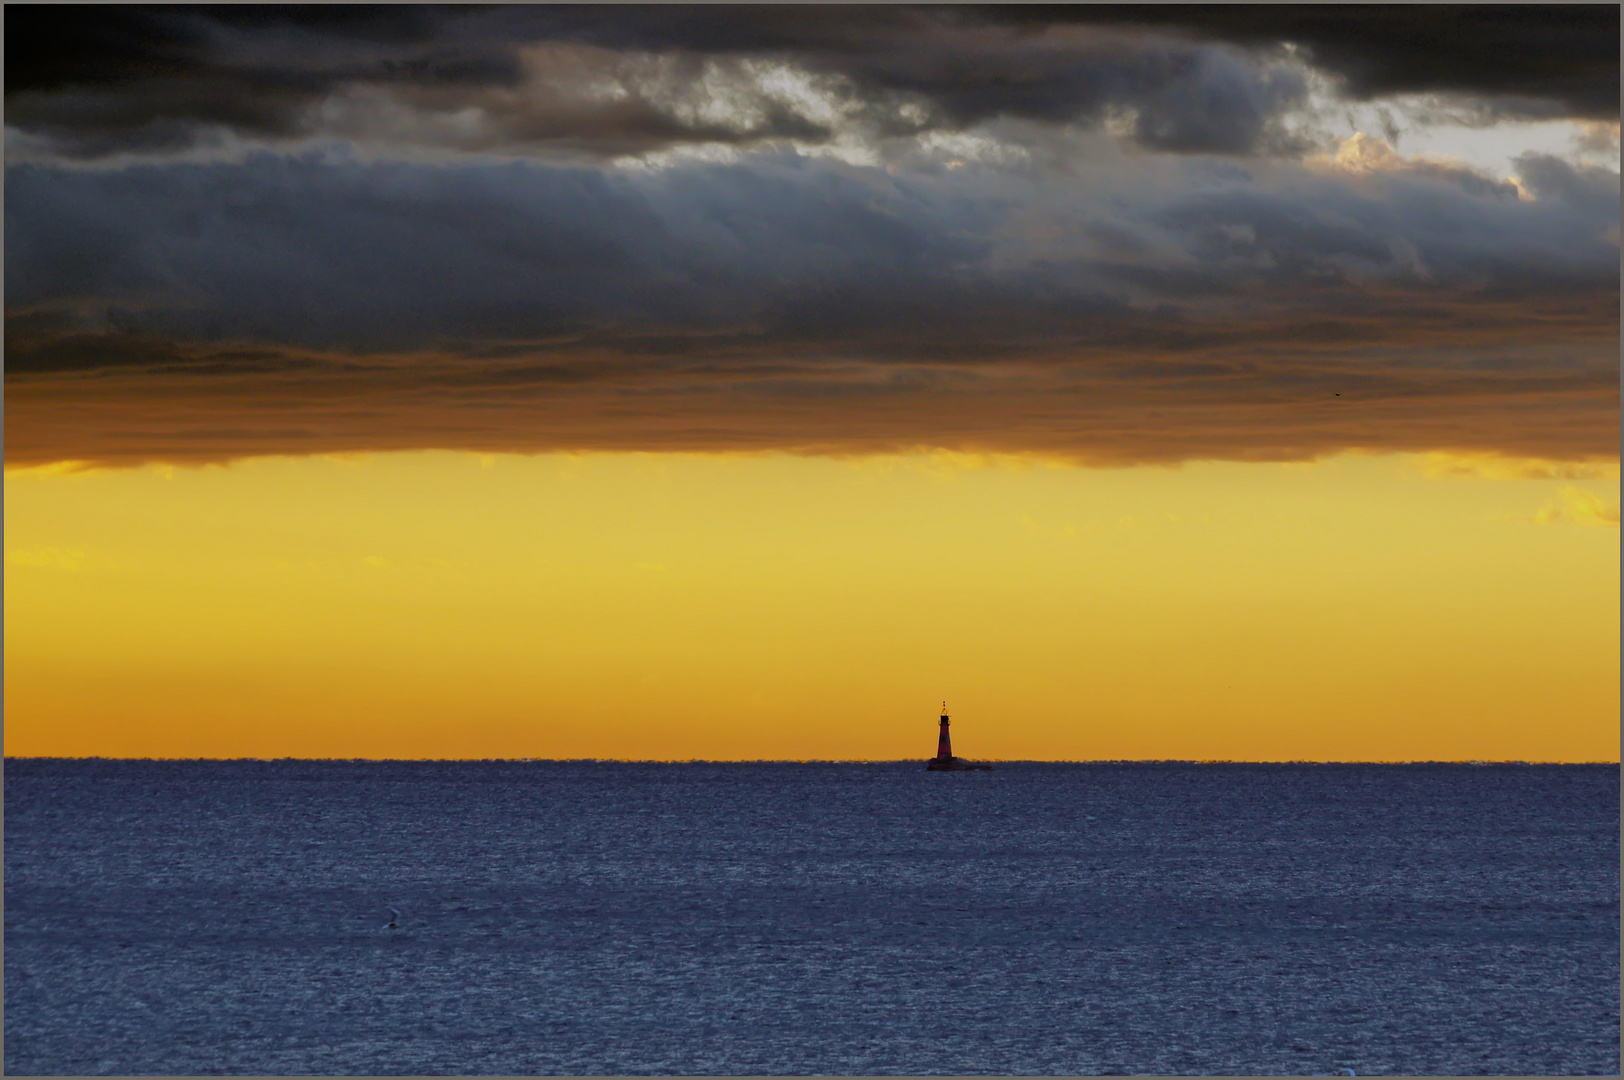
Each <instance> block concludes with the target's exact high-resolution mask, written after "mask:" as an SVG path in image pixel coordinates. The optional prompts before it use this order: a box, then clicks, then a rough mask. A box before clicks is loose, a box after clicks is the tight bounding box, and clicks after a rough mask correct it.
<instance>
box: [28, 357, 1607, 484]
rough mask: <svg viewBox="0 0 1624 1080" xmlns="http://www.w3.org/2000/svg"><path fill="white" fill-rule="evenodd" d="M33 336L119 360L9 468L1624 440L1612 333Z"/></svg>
mask: <svg viewBox="0 0 1624 1080" xmlns="http://www.w3.org/2000/svg"><path fill="white" fill-rule="evenodd" d="M1280 329H1281V330H1282V331H1283V332H1284V331H1286V330H1287V328H1286V327H1281V328H1280ZM1283 336H1286V337H1289V336H1290V335H1289V333H1283ZM1313 336H1314V337H1316V338H1317V337H1319V335H1318V334H1315V335H1313ZM20 337H21V340H20V341H19V342H18V343H16V344H13V346H12V348H13V350H16V349H18V348H21V350H22V351H23V353H24V355H25V356H30V355H31V353H30V350H32V349H35V348H54V349H56V350H58V352H59V354H60V353H67V352H73V351H75V350H79V351H82V352H85V353H90V354H95V353H100V352H102V351H103V350H110V351H113V352H117V353H120V354H121V355H120V357H119V360H120V362H119V363H116V364H107V365H104V366H97V365H94V364H91V365H89V366H87V367H86V369H85V370H80V371H75V372H71V373H66V374H62V373H58V374H47V373H38V372H31V373H26V374H21V375H13V376H11V377H9V378H8V380H7V425H6V436H5V438H6V458H7V462H8V463H9V464H12V465H29V464H42V463H46V462H52V461H60V460H80V461H91V462H97V463H102V464H136V463H140V462H146V461H166V462H175V463H180V462H212V461H224V460H229V459H231V458H235V457H241V456H248V455H257V454H267V453H287V454H307V453H320V452H344V451H367V450H396V449H399V450H408V449H429V448H440V449H458V450H476V451H482V452H541V451H557V450H564V451H573V450H645V451H724V452H725V451H761V450H786V451H790V452H796V453H809V454H831V455H846V454H864V453H877V452H879V453H889V452H902V451H909V450H914V449H921V448H946V449H952V450H963V451H982V452H987V451H992V452H1004V453H1037V454H1043V455H1046V456H1052V457H1058V458H1065V459H1070V460H1074V461H1078V462H1081V463H1090V464H1100V465H1120V464H1132V463H1171V462H1177V461H1182V460H1190V459H1224V460H1241V461H1247V460H1254V461H1256V460H1301V459H1306V458H1312V457H1316V456H1320V455H1324V454H1328V453H1332V452H1335V451H1338V450H1343V449H1348V448H1364V449H1371V450H1391V451H1428V450H1438V449H1441V448H1442V449H1449V450H1456V451H1473V452H1486V453H1496V454H1503V455H1511V456H1518V457H1528V458H1543V459H1551V460H1559V461H1560V460H1569V461H1572V460H1600V459H1607V458H1610V457H1615V456H1616V453H1617V446H1618V437H1619V430H1618V410H1619V391H1618V379H1617V373H1616V368H1615V367H1614V363H1613V357H1615V356H1616V352H1617V340H1616V338H1613V339H1612V340H1607V339H1606V337H1605V335H1602V336H1600V337H1599V339H1598V340H1595V341H1593V342H1591V343H1590V344H1589V346H1581V345H1575V344H1574V343H1573V342H1571V341H1570V342H1569V345H1568V347H1567V349H1565V350H1562V351H1561V359H1560V362H1559V363H1556V364H1551V365H1539V364H1528V363H1521V362H1512V363H1493V362H1484V363H1471V362H1468V363H1466V364H1460V363H1453V364H1451V363H1441V362H1440V360H1439V357H1440V356H1441V355H1446V354H1458V352H1459V351H1460V350H1461V348H1462V347H1464V351H1465V352H1466V354H1467V355H1472V356H1477V357H1478V358H1479V359H1480V360H1481V359H1482V358H1483V357H1485V356H1487V355H1489V351H1484V350H1481V349H1480V348H1478V347H1473V346H1472V345H1471V344H1470V343H1468V342H1466V341H1464V340H1463V342H1461V343H1459V344H1457V345H1456V346H1455V347H1453V348H1448V347H1442V345H1441V343H1440V348H1439V349H1437V350H1428V351H1427V353H1426V354H1425V355H1417V354H1416V353H1414V352H1413V351H1410V350H1408V349H1404V348H1396V349H1392V350H1390V351H1389V352H1388V354H1387V357H1386V362H1385V363H1384V364H1382V365H1379V366H1377V365H1372V364H1371V363H1370V362H1369V359H1368V357H1369V353H1368V351H1367V350H1360V351H1351V350H1348V349H1346V348H1338V347H1335V346H1334V345H1327V344H1326V343H1325V342H1323V341H1318V342H1315V343H1312V344H1309V343H1304V344H1300V345H1298V346H1296V347H1293V346H1291V345H1289V344H1278V345H1276V346H1273V347H1271V348H1267V349H1260V348H1258V347H1256V346H1254V345H1246V346H1231V347H1228V348H1222V347H1212V346H1208V347H1203V348H1200V349H1195V350H1189V351H1180V352H1178V353H1166V352H1161V353H1152V352H1146V351H1142V350H1141V351H1122V350H1113V349H1107V348H1089V349H1081V350H1066V351H1063V352H1057V353H1054V354H1048V355H1044V354H1039V353H1028V354H1025V355H1022V356H1021V357H1020V358H1019V360H1017V361H1013V362H1011V361H1009V360H1008V359H1007V358H1006V359H1005V360H1003V361H1002V362H997V363H976V362H974V361H972V360H968V359H966V360H963V361H961V362H957V363H930V362H923V361H917V360H914V361H903V362H895V361H892V362H884V363H880V362H874V361H863V360H857V359H840V360H831V359H829V358H828V357H827V356H824V355H821V354H815V353H811V352H808V353H807V354H806V355H803V356H799V357H797V356H794V355H786V350H783V349H774V350H772V351H771V352H760V351H757V350H756V349H755V348H753V347H750V346H740V347H736V348H732V349H730V348H728V347H726V346H719V345H718V343H716V342H714V341H712V342H709V343H695V347H694V349H693V352H695V353H700V354H702V356H700V357H693V356H688V357H680V358H672V357H650V356H648V355H637V356H628V355H626V354H624V353H619V352H616V351H614V350H610V349H605V348H604V347H603V346H602V345H599V346H596V347H590V348H577V347H572V346H570V345H567V344H565V345H560V346H556V347H554V348H551V349H547V350H542V351H537V352H534V353H532V354H530V355H526V356H511V357H505V358H500V359H493V358H488V357H452V356H443V355H423V354H416V355H406V356H369V357H360V356H354V355H334V354H329V353H320V352H312V351H308V350H291V349H281V348H269V347H265V346H240V345H218V344H210V345H200V344H197V343H181V342H174V341H163V340H153V339H131V338H126V337H121V336H119V335H109V336H101V337H98V338H95V339H93V340H86V339H77V340H75V339H61V338H58V339H55V340H50V341H45V340H40V341H33V340H28V336H27V335H21V336H20ZM1542 350H1547V355H1550V354H1549V352H1548V347H1547V346H1543V345H1541V344H1540V343H1537V342H1534V341H1526V342H1523V343H1521V344H1520V345H1518V344H1512V345H1510V346H1507V345H1505V343H1503V342H1502V343H1500V344H1499V345H1497V346H1496V348H1495V349H1493V350H1492V353H1493V355H1495V356H1497V357H1500V358H1513V359H1516V358H1518V357H1519V353H1520V354H1521V359H1522V360H1526V359H1527V358H1528V357H1530V356H1533V355H1535V354H1538V353H1539V352H1541V351H1542ZM855 351H856V350H855V349H854V350H852V352H855ZM137 357H138V358H139V359H135V360H134V362H133V363H132V362H131V361H132V358H137ZM85 359H90V357H86V358H85Z"/></svg>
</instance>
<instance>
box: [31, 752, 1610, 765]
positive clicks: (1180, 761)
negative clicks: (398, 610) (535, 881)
mask: <svg viewBox="0 0 1624 1080" xmlns="http://www.w3.org/2000/svg"><path fill="white" fill-rule="evenodd" d="M929 760H931V759H930V758H928V757H907V758H606V757H574V758H539V757H453V758H430V757H412V758H386V757H292V756H283V757H246V756H245V757H151V756H148V757H136V756H133V755H129V756H126V755H104V754H84V755H74V756H65V755H51V754H33V755H12V754H4V755H0V761H4V762H12V761H17V762H23V761H30V762H32V761H146V762H159V761H174V762H204V761H212V762H221V763H229V762H249V761H253V762H264V763H274V762H301V763H317V762H334V763H344V764H357V763H365V764H380V765H382V764H404V763H424V764H434V763H487V764H513V765H913V764H921V763H923V762H926V761H929ZM965 760H971V759H965ZM973 760H974V761H976V762H980V763H987V764H998V765H1621V764H1624V762H1621V761H1620V760H1619V759H1618V758H1610V759H1594V758H1592V759H1586V760H1557V759H1529V758H1379V759H1378V758H1360V759H1330V758H1324V759H1315V758H1276V759H1264V758H975V759H973Z"/></svg>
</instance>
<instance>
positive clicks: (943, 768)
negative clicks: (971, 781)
mask: <svg viewBox="0 0 1624 1080" xmlns="http://www.w3.org/2000/svg"><path fill="white" fill-rule="evenodd" d="M947 728H948V719H947V702H945V701H944V702H942V726H941V727H940V728H939V729H938V732H939V733H938V734H937V736H936V756H935V757H933V758H931V759H930V761H928V762H926V764H925V769H926V771H927V772H970V771H972V770H973V771H976V772H988V771H991V769H992V766H991V765H971V764H970V763H969V762H967V761H960V760H959V759H958V758H956V757H954V756H953V740H952V738H951V737H949V735H948V733H947Z"/></svg>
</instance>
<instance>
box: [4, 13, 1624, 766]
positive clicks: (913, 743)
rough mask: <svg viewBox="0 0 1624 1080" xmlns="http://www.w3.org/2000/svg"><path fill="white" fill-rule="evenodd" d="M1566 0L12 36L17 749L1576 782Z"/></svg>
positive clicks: (56, 20) (1615, 619)
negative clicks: (1570, 778)
mask: <svg viewBox="0 0 1624 1080" xmlns="http://www.w3.org/2000/svg"><path fill="white" fill-rule="evenodd" d="M1618 18H1619V16H1618V9H1617V7H1616V6H1607V5H1593V6H1576V7H1561V6H1541V7H1517V6H1483V7H1473V6H1439V7H1431V6H1403V7H1317V6H1269V7H1257V8H1252V7H1244V6H1238V7H1236V6H1225V7H1184V6H1177V5H1158V6H1147V7H1117V6H1110V5H1094V6H1084V7H1059V8H1057V7H1022V6H989V7H980V6H960V7H935V8H931V7H909V6H886V7H815V6H808V7H763V8H755V7H736V6H735V7H728V8H726V9H722V8H702V7H687V6H680V5H678V6H656V7H608V6H603V7H599V6H590V7H570V6H553V7H457V8H441V7H435V6H411V7H400V8H391V7H367V8H356V7H350V8H328V7H320V8H304V7H219V8H211V7H192V8H183V7H106V8H94V7H92V8H86V7H74V8H72V9H69V8H64V7H55V6H37V7H27V6H23V7H19V6H10V7H8V8H6V9H5V22H6V30H7V31H9V32H8V33H7V34H6V38H5V40H6V43H7V44H6V50H7V56H6V73H5V78H6V86H5V123H6V127H5V140H6V142H5V146H6V164H5V297H6V308H5V320H6V329H5V342H6V346H7V348H6V357H5V360H6V369H5V395H6V410H5V420H6V425H5V453H6V474H5V492H6V511H7V512H6V522H5V553H6V598H5V630H6V646H5V665H6V688H5V705H6V720H7V724H6V730H5V752H6V753H7V754H8V755H11V756H18V755H64V756H87V755H104V756H158V757H237V756H256V757H280V756H296V757H332V756H337V757H454V758H482V757H535V758H571V757H595V758H631V759H679V760H685V759H693V758H703V759H713V760H733V759H750V760H753V759H758V758H795V759H896V758H903V757H923V756H926V755H928V754H929V753H930V752H931V750H932V749H933V747H934V743H935V723H936V719H935V718H936V714H937V712H938V711H939V708H938V707H939V705H940V704H941V701H942V700H943V699H947V701H948V704H949V706H950V708H951V709H952V711H953V715H954V718H955V721H954V724H955V727H954V733H955V747H956V749H957V750H958V752H959V753H961V754H963V755H965V756H966V757H970V758H982V759H1044V760H1099V759H1123V758H1133V759H1145V758H1152V759H1174V758H1176V759H1198V760H1213V759H1223V760H1382V761H1385V760H1571V761H1617V760H1618V758H1619V714H1618V700H1619V698H1618V687H1619V684H1618V650H1619V630H1618V626H1619V581H1618V566H1619V546H1618V536H1619V533H1618V521H1619V510H1618V506H1619V479H1618V477H1619V472H1618V459H1619V360H1618V357H1619V306H1618V305H1619V197H1620V188H1619V93H1618V85H1619V83H1618V78H1619V76H1618V41H1619V25H1618Z"/></svg>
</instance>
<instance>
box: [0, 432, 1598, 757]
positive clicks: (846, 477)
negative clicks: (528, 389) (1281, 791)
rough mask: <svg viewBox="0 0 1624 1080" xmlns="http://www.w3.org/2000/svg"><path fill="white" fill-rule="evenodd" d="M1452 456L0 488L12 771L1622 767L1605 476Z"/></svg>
mask: <svg viewBox="0 0 1624 1080" xmlns="http://www.w3.org/2000/svg"><path fill="white" fill-rule="evenodd" d="M1464 460H1465V459H1459V460H1456V459H1449V460H1443V459H1440V458H1438V457H1436V456H1434V457H1431V458H1405V457H1400V456H1390V457H1375V456H1362V455H1352V454H1350V455H1342V456H1340V457H1337V458H1333V459H1329V460H1327V461H1323V462H1320V463H1318V464H1313V465H1261V464H1259V465H1247V464H1223V463H1211V464H1191V465H1187V466H1184V467H1182V468H1178V469H1168V468H1150V467H1146V468H1134V469H1078V468H1070V467H1057V466H1055V465H1052V464H1046V463H1043V462H1039V461H1024V460H1016V459H997V460H980V459H974V458H965V457H962V456H953V455H918V456H913V457H900V458H865V459H853V460H849V461H841V460H831V459H826V458H798V457H793V456H788V455H756V456H707V455H678V454H669V455H654V454H589V455H580V456H569V455H542V456H535V457H522V456H507V455H503V456H496V457H492V456H488V455H484V456H482V455H475V454H462V453H450V452H433V453H400V454H379V455H371V456H363V457H356V458H347V459H335V458H261V459H253V460H247V461H242V462H238V463H235V464H233V465H230V466H210V467H204V468H174V469H169V468H162V467H150V468H143V469H132V470H110V471H90V472H73V471H71V470H65V469H43V470H22V471H13V472H8V473H7V476H6V505H7V511H8V512H7V515H6V533H5V548H6V563H7V567H6V585H7V588H6V609H5V629H6V652H5V662H6V691H5V694H6V697H5V704H6V719H7V724H6V734H5V752H6V754H7V755H10V756H32V755H61V756H87V755H105V756H151V757H282V756H293V757H388V758H484V757H534V758H573V757H597V758H623V759H625V758H630V759H694V758H699V759H713V760H729V759H746V760H750V759H758V758H790V759H854V758H855V759H896V758H916V759H922V758H924V757H926V756H928V755H929V754H930V753H931V752H932V751H933V748H934V745H935V707H936V705H937V703H938V702H939V701H940V700H941V699H943V698H946V699H947V701H948V703H949V705H950V707H951V708H952V711H953V714H954V718H955V727H954V738H955V749H956V750H957V751H958V752H959V753H961V754H963V755H964V756H966V757H970V758H979V759H1017V758H1024V759H1051V760H1087V759H1123V758H1139V759H1144V758H1158V759H1168V758H1181V759H1232V760H1294V759H1297V760H1344V761H1351V760H1474V759H1475V760H1511V759H1514V760H1531V761H1532V760H1546V761H1617V760H1618V755H1619V728H1618V690H1619V683H1618V671H1619V669H1618V648H1619V624H1618V618H1619V593H1618V589H1619V578H1618V567H1619V533H1618V528H1617V520H1618V509H1617V508H1618V481H1617V470H1616V467H1614V468H1611V469H1602V470H1600V471H1597V469H1596V468H1595V467H1585V468H1579V469H1574V468H1568V467H1562V468H1539V467H1529V466H1515V467H1512V466H1503V467H1502V466H1494V467H1492V468H1491V467H1487V466H1484V467H1478V466H1472V465H1471V463H1470V462H1467V464H1466V465H1462V464H1461V461H1464ZM1479 464H1480V465H1481V463H1479Z"/></svg>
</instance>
